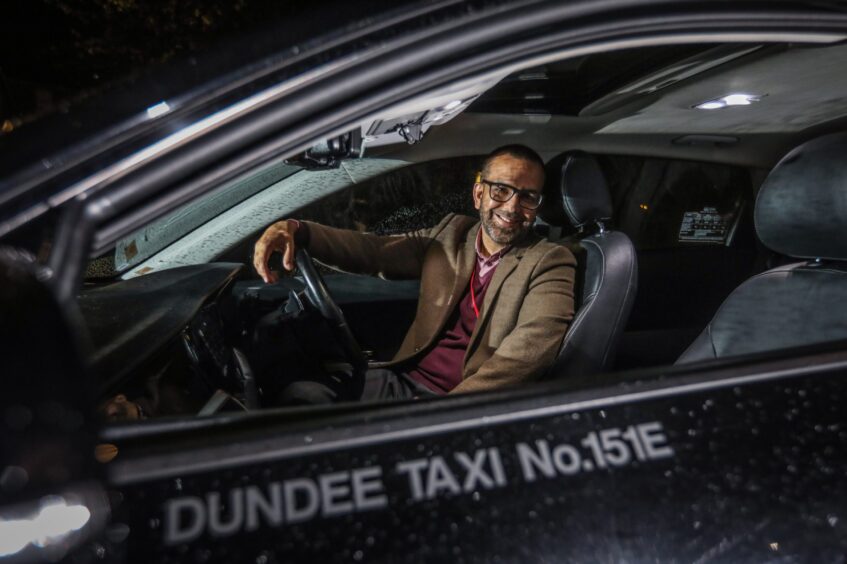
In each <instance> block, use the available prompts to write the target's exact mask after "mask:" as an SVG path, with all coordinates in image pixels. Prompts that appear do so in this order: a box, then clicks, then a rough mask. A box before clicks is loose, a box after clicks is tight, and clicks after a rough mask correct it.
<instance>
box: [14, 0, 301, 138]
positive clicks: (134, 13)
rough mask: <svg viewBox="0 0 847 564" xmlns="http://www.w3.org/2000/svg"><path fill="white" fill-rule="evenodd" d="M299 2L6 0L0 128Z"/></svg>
mask: <svg viewBox="0 0 847 564" xmlns="http://www.w3.org/2000/svg"><path fill="white" fill-rule="evenodd" d="M310 4H311V5H312V7H314V4H315V2H314V1H312V2H307V1H305V0H279V1H276V2H267V1H261V0H159V1H156V2H144V1H143V0H12V1H11V2H9V3H8V4H7V5H6V8H5V10H4V11H5V12H6V14H5V17H3V18H0V21H2V26H1V27H0V30H2V32H0V129H2V132H3V133H9V132H11V131H12V130H14V129H16V128H19V127H21V126H23V125H25V124H26V123H28V122H31V121H34V120H35V119H37V118H38V117H40V116H42V115H44V114H46V113H50V112H54V111H66V110H67V108H68V107H69V106H70V105H72V104H73V103H75V102H79V101H80V100H82V99H85V98H87V97H90V96H91V95H92V94H94V93H98V92H101V91H103V90H105V89H108V88H115V87H118V86H120V85H121V84H124V85H125V84H126V83H127V82H129V81H131V80H132V79H133V78H134V77H136V76H138V75H139V74H140V73H141V72H142V70H143V71H147V70H149V69H151V68H155V67H157V66H161V65H162V64H163V63H167V62H169V61H172V60H175V59H179V58H185V57H189V56H191V55H192V54H195V53H198V52H202V51H205V50H208V49H209V48H210V47H211V46H213V45H216V44H220V43H225V42H226V41H227V40H228V39H230V38H234V37H237V36H240V35H243V34H244V33H245V32H246V31H247V30H249V29H256V28H266V27H268V26H270V25H272V24H273V22H275V21H280V20H282V19H291V18H296V17H303V11H304V10H306V9H307V8H308V7H309V5H310Z"/></svg>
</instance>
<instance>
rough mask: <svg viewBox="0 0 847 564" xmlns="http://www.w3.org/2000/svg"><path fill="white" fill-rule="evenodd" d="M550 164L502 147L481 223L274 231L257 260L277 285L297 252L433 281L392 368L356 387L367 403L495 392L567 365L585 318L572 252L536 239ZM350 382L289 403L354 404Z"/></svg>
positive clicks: (476, 189) (480, 191)
mask: <svg viewBox="0 0 847 564" xmlns="http://www.w3.org/2000/svg"><path fill="white" fill-rule="evenodd" d="M543 186H544V163H543V161H542V160H541V158H540V157H539V156H538V154H537V153H535V151H533V150H532V149H529V148H528V147H524V146H522V145H509V146H505V147H501V148H499V149H496V150H494V151H493V152H492V153H491V154H489V155H488V157H487V158H486V159H485V162H484V164H483V167H482V171H481V172H480V173H479V174H478V175H477V178H476V182H475V183H474V184H473V201H474V206H475V207H476V209H478V210H479V219H478V220H476V219H474V218H470V217H467V216H459V215H454V214H450V215H448V216H447V217H445V218H444V219H443V220H441V222H440V223H439V224H438V225H436V226H435V227H432V228H429V229H422V230H419V231H415V232H412V233H407V234H404V235H396V236H377V235H373V234H367V233H359V232H355V231H348V230H341V229H335V228H332V227H326V226H323V225H318V224H315V223H310V222H305V221H303V222H299V221H296V220H282V221H279V222H277V223H274V224H273V225H271V226H270V227H268V228H267V229H266V230H265V232H264V233H263V234H262V236H261V237H260V238H259V240H258V241H257V242H256V245H255V249H254V259H253V263H254V266H255V268H256V271H257V272H258V273H259V275H260V276H261V277H262V279H263V280H264V281H265V282H268V283H270V282H274V281H276V280H277V276H276V274H275V273H274V272H272V271H271V270H270V269H269V268H268V259H269V258H270V256H271V255H272V254H273V253H274V252H279V253H281V254H282V256H283V267H284V268H285V269H286V270H289V271H290V270H292V269H293V268H294V252H295V248H296V247H297V245H306V246H307V248H308V250H309V252H310V253H311V254H312V256H313V257H314V258H316V259H317V260H319V261H321V262H322V263H325V264H328V265H330V266H334V267H337V268H339V269H341V270H345V271H348V272H355V273H361V274H369V275H377V276H382V277H384V278H389V279H392V278H393V279H412V278H418V279H420V280H421V287H420V298H419V301H418V307H417V314H416V317H415V321H414V322H413V323H412V326H411V327H410V328H409V330H408V332H407V334H406V337H405V339H404V341H403V344H402V345H401V346H400V350H399V351H398V352H397V354H396V355H395V357H394V360H393V361H392V363H391V364H390V366H389V367H388V368H387V369H371V370H369V371H368V372H367V375H366V377H365V382H364V383H363V384H362V383H360V385H359V386H357V387H354V389H355V392H353V394H354V395H355V394H359V390H362V388H363V391H362V392H361V397H360V399H364V400H373V399H389V398H408V397H417V396H430V395H443V394H447V393H460V392H472V391H482V390H495V389H501V388H506V387H510V386H515V385H519V384H522V383H525V382H529V381H532V380H534V379H537V378H538V377H540V376H541V375H542V374H543V372H544V370H545V368H546V367H547V366H549V365H550V364H551V363H552V361H553V360H554V359H555V356H556V354H557V352H558V350H559V347H560V345H561V342H562V338H563V336H564V334H565V331H566V330H567V328H568V324H569V323H570V322H571V320H572V319H573V314H574V297H573V286H574V266H575V264H576V261H575V259H574V256H573V255H572V254H571V252H570V251H569V250H568V249H567V248H566V247H564V246H561V245H558V244H554V243H550V242H548V241H546V240H544V239H542V238H540V237H538V236H537V235H535V233H534V232H533V230H532V226H533V224H534V222H535V217H536V213H537V210H538V206H539V205H540V204H541V200H542V189H543ZM340 380H341V379H338V378H317V379H315V380H313V381H309V382H297V383H295V384H293V385H291V386H289V388H288V390H287V391H286V396H287V400H290V401H293V402H299V403H326V402H331V401H336V400H339V399H352V398H349V397H347V396H348V395H349V393H350V392H348V391H345V390H349V387H347V388H345V387H344V386H342V385H341V384H340Z"/></svg>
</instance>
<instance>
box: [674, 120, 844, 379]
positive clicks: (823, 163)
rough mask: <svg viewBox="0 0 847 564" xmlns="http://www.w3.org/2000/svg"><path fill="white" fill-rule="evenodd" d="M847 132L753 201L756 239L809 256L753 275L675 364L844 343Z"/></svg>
mask: <svg viewBox="0 0 847 564" xmlns="http://www.w3.org/2000/svg"><path fill="white" fill-rule="evenodd" d="M845 154H847V133H838V134H832V135H827V136H824V137H820V138H818V139H815V140H813V141H809V142H807V143H804V144H803V145H800V146H799V147H797V148H796V149H794V150H793V151H791V152H790V153H788V155H786V156H785V157H784V158H783V159H782V160H781V161H780V162H779V163H778V164H777V165H776V167H774V169H773V170H772V171H771V173H770V174H769V175H768V177H767V178H766V179H765V181H764V183H763V184H762V187H761V188H760V190H759V194H758V196H757V199H756V206H755V211H754V219H755V225H756V234H757V235H758V237H759V239H760V240H761V241H762V243H763V244H764V245H765V246H766V247H768V248H769V249H771V250H773V251H776V252H777V253H780V254H784V255H787V256H790V257H793V258H797V259H805V260H803V261H802V262H795V263H793V264H788V265H784V266H779V267H776V268H773V269H771V270H767V271H765V272H763V273H761V274H758V275H756V276H753V277H752V278H750V279H748V280H747V281H746V282H744V283H743V284H742V285H741V286H739V287H738V288H736V289H735V290H734V291H733V292H732V293H731V294H730V295H729V297H728V298H727V299H726V300H724V302H723V304H722V305H721V306H720V308H719V309H718V311H717V313H716V314H715V315H714V317H713V318H712V320H711V321H710V322H709V324H708V325H707V326H706V328H705V329H704V330H703V331H702V333H700V335H699V336H698V337H697V338H696V339H695V340H694V342H693V343H692V344H691V345H690V346H689V347H688V349H687V350H686V351H685V352H684V353H683V354H682V356H680V357H679V359H678V360H677V364H681V363H688V362H694V361H699V360H705V359H713V358H720V357H724V356H730V355H740V354H748V353H757V352H764V351H771V350H776V349H781V348H786V347H796V346H801V345H809V344H813V343H819V342H824V341H832V340H839V339H847V315H845V313H847V312H845V305H844V304H847V238H845V237H844V227H845V225H847V191H845V189H844V184H845V182H847V159H845V158H844V155H845Z"/></svg>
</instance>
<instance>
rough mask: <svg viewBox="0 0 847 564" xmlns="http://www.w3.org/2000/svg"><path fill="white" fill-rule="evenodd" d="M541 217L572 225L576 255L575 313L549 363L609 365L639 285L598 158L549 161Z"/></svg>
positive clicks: (580, 370)
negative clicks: (613, 227)
mask: <svg viewBox="0 0 847 564" xmlns="http://www.w3.org/2000/svg"><path fill="white" fill-rule="evenodd" d="M545 168H546V174H547V182H546V186H545V202H544V205H543V206H542V209H541V210H540V211H539V215H540V216H541V218H542V219H543V220H544V221H546V222H547V223H550V224H552V225H557V226H568V227H569V230H576V232H577V233H576V235H574V236H573V237H570V238H568V239H565V240H564V241H563V242H564V243H566V244H568V246H569V247H570V249H571V250H572V251H573V253H574V255H575V256H576V259H577V272H576V288H575V292H574V293H575V299H576V304H575V305H576V315H575V316H574V319H573V322H572V323H571V326H570V328H569V329H568V332H567V334H566V335H565V337H564V340H563V342H562V346H561V348H560V349H559V355H558V357H557V358H556V361H555V363H554V364H553V366H552V367H551V369H550V374H551V375H554V376H560V375H561V376H563V377H571V376H579V375H585V374H595V373H598V372H603V371H607V370H610V369H611V368H612V367H613V363H614V360H615V352H616V351H617V347H618V343H619V342H620V339H621V335H622V334H623V330H624V327H625V326H626V323H627V320H628V319H629V313H630V311H631V310H632V304H633V302H634V300H635V292H636V289H637V285H638V280H637V279H638V263H637V260H636V256H635V248H634V247H633V245H632V241H630V239H629V237H628V236H627V235H626V234H624V233H621V232H620V231H610V230H609V229H607V227H606V224H607V223H608V221H609V220H610V219H611V218H612V199H611V197H610V195H609V188H608V185H607V184H606V179H605V177H604V176H603V172H602V170H600V165H599V164H598V163H597V161H596V160H595V159H594V158H593V157H591V155H588V154H587V153H583V152H581V151H571V152H567V153H564V154H562V155H560V156H558V157H556V158H554V159H553V160H551V161H550V162H549V163H547V165H546V167H545Z"/></svg>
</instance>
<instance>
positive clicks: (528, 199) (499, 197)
mask: <svg viewBox="0 0 847 564" xmlns="http://www.w3.org/2000/svg"><path fill="white" fill-rule="evenodd" d="M480 182H482V183H483V184H488V194H489V195H490V196H491V199H492V200H494V201H495V202H508V201H509V200H511V199H512V196H514V195H515V194H517V195H518V203H519V204H520V205H521V207H522V208H525V209H528V210H535V209H538V206H540V205H541V200H542V198H543V196H542V195H541V192H535V191H533V190H521V189H520V188H515V187H514V186H509V185H508V184H502V183H500V182H491V181H490V180H486V179H484V178H483V179H481V180H480Z"/></svg>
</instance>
